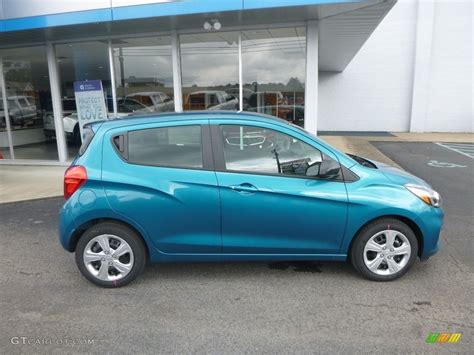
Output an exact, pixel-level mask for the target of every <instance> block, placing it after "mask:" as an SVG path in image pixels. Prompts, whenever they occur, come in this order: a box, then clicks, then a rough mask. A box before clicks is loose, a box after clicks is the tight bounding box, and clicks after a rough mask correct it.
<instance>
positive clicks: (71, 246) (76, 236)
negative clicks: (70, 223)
mask: <svg viewBox="0 0 474 355" xmlns="http://www.w3.org/2000/svg"><path fill="white" fill-rule="evenodd" d="M104 222H113V223H118V224H121V225H122V226H124V227H126V228H129V229H131V230H133V231H134V232H135V233H136V234H137V235H138V236H139V238H140V239H141V241H142V243H143V245H144V247H145V251H146V255H147V258H148V260H149V259H150V256H151V255H150V249H149V247H148V243H147V241H146V240H145V238H144V237H143V235H142V233H141V232H140V231H139V230H138V229H137V228H135V227H134V226H133V225H131V224H130V223H127V222H124V221H122V220H119V219H116V218H96V219H92V220H89V221H87V222H85V223H83V224H82V225H80V226H79V227H78V228H76V230H75V231H74V233H73V234H72V236H71V238H70V242H69V251H70V252H74V251H75V250H76V246H77V242H78V241H79V239H80V238H81V236H82V235H83V234H84V232H85V231H86V230H87V229H89V228H90V227H92V226H94V225H96V224H99V223H104Z"/></svg>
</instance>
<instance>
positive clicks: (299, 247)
mask: <svg viewBox="0 0 474 355" xmlns="http://www.w3.org/2000/svg"><path fill="white" fill-rule="evenodd" d="M217 179H218V182H219V186H220V191H221V203H222V238H223V246H224V253H257V254H262V253H263V254H265V253H269V254H298V253H304V254H313V253H314V254H317V253H337V252H338V250H339V247H340V244H341V241H342V238H343V235H344V230H345V225H346V216H347V194H346V190H345V187H344V183H342V182H331V181H320V180H311V179H308V180H306V179H299V178H289V177H274V176H257V175H251V174H241V173H226V172H218V173H217ZM235 186H243V187H244V190H238V189H236V188H235ZM250 190H254V191H250Z"/></svg>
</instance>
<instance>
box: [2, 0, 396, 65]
mask: <svg viewBox="0 0 474 355" xmlns="http://www.w3.org/2000/svg"><path fill="white" fill-rule="evenodd" d="M2 1H3V14H2V13H0V18H2V17H3V18H4V19H3V20H0V48H1V47H12V46H15V47H16V46H28V45H33V44H38V43H44V42H46V41H71V42H72V41H77V40H83V39H90V38H92V37H96V36H97V37H108V36H126V35H133V34H141V33H150V34H151V33H156V32H167V31H170V30H178V31H201V30H202V25H203V23H204V22H205V21H206V20H209V19H213V18H215V19H219V21H220V22H221V23H222V26H223V27H222V29H221V31H226V30H235V29H241V28H245V27H246V26H263V27H264V26H273V25H277V24H278V25H282V24H288V25H289V26H294V25H295V24H298V23H303V22H304V21H308V20H319V70H320V71H343V70H344V69H345V67H346V66H347V65H348V64H349V62H350V61H351V60H352V58H353V57H354V56H355V55H356V53H357V52H358V51H359V50H360V48H361V47H362V45H363V44H364V43H365V41H366V40H367V39H368V38H369V36H370V35H371V34H372V32H373V31H374V30H375V29H376V27H377V26H378V25H379V23H380V22H381V21H382V20H383V18H384V17H385V15H386V14H387V13H388V12H389V11H390V9H391V8H392V7H393V5H394V4H395V3H396V0H293V1H289V0H259V1H256V0H238V1H236V0H226V1H210V0H181V1H176V0H161V1H160V0H155V1H153V0H128V1H124V0H112V1H111V2H110V1H109V0H107V1H105V2H104V4H103V5H100V3H101V1H92V2H93V3H99V4H98V5H97V4H96V7H97V6H99V7H98V8H94V9H92V10H87V11H77V12H66V13H56V14H52V15H51V14H49V15H48V14H42V15H39V16H31V17H27V18H8V14H6V13H5V3H6V2H8V3H10V4H12V3H15V4H16V5H17V7H23V9H25V6H26V2H32V1H33V0H15V1H14V2H13V1H12V0H0V3H1V2H2ZM137 1H139V2H140V3H141V5H136V6H126V7H124V6H123V5H124V4H128V3H130V2H132V3H133V2H137ZM36 3H37V1H36ZM110 3H112V7H110V6H111V5H110ZM63 4H64V3H63ZM106 4H108V5H109V7H105V8H104V7H100V6H106ZM113 4H115V7H113ZM63 6H64V5H63ZM1 8H2V7H0V9H1ZM193 9H194V10H193ZM25 11H26V10H25ZM109 12H110V14H109ZM27 13H28V12H27ZM28 14H29V13H28ZM31 14H33V13H31ZM10 16H12V15H10Z"/></svg>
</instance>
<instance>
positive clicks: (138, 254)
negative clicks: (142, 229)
mask: <svg viewBox="0 0 474 355" xmlns="http://www.w3.org/2000/svg"><path fill="white" fill-rule="evenodd" d="M145 253H146V252H145V247H144V245H143V243H142V240H141V238H140V237H139V236H138V235H137V234H136V232H135V231H133V230H132V229H130V228H128V227H126V226H124V225H122V224H119V223H114V222H104V223H100V224H96V225H94V226H92V227H90V228H89V229H88V230H86V231H85V232H84V234H83V235H82V236H81V238H80V239H79V241H78V243H77V247H76V263H77V266H78V268H79V270H80V271H81V273H82V274H83V275H84V276H85V277H86V278H87V279H88V280H89V281H91V282H93V283H94V284H96V285H98V286H101V287H121V286H124V285H126V284H128V283H130V282H131V281H133V280H134V279H135V278H136V277H137V276H138V275H139V274H140V273H141V272H142V271H143V269H144V267H145V261H146V254H145Z"/></svg>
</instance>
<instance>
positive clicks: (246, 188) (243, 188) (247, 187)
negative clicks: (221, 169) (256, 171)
mask: <svg viewBox="0 0 474 355" xmlns="http://www.w3.org/2000/svg"><path fill="white" fill-rule="evenodd" d="M229 189H231V190H234V191H237V192H257V191H258V189H257V188H256V187H255V186H253V185H252V184H249V183H247V182H246V183H243V184H240V185H231V186H229Z"/></svg>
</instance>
